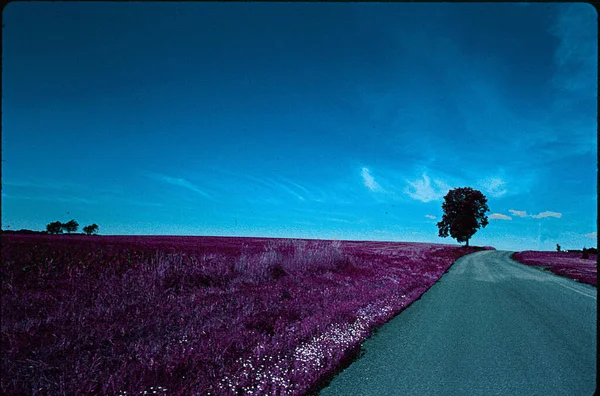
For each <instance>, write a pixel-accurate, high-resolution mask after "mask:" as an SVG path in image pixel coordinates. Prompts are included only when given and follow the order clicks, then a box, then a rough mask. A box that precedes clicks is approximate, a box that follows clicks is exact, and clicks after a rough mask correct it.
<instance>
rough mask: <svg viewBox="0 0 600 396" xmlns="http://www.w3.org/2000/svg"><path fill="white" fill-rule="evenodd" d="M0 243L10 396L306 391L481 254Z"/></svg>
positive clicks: (420, 247) (310, 244) (149, 240)
mask: <svg viewBox="0 0 600 396" xmlns="http://www.w3.org/2000/svg"><path fill="white" fill-rule="evenodd" d="M2 245H3V249H2V267H1V276H2V306H1V310H2V311H1V313H2V337H1V338H2V339H1V344H2V351H3V353H2V356H1V358H0V359H1V371H2V379H1V392H0V393H2V394H7V395H22V394H32V395H36V394H40V395H56V394H90V393H91V394H134V393H135V394H140V393H145V392H147V393H153V392H157V393H156V394H161V393H163V394H173V395H195V394H196V395H240V394H242V395H246V394H281V395H300V394H306V393H307V392H311V391H315V390H318V389H319V387H320V386H322V385H323V384H324V383H325V382H326V381H327V380H328V379H330V378H331V377H332V376H333V375H334V374H335V373H336V370H339V369H340V368H342V367H344V366H345V365H347V364H349V362H351V361H352V359H354V358H355V357H356V356H357V354H358V351H359V346H360V343H361V342H362V341H364V340H365V339H366V338H367V337H369V335H370V334H371V331H372V330H373V329H374V328H376V327H377V326H380V325H381V324H383V323H385V322H386V321H388V320H389V319H391V318H392V317H393V316H395V315H396V314H398V313H399V312H400V311H402V310H403V309H404V308H406V307H407V306H408V305H409V304H410V303H411V302H413V301H415V300H416V299H418V298H419V297H420V296H421V295H422V294H423V293H424V292H425V291H426V290H427V289H428V288H429V287H431V286H432V285H433V284H434V283H435V282H436V281H437V280H438V279H439V278H440V277H441V275H442V274H443V273H444V272H445V271H447V270H448V268H449V267H450V265H451V264H452V263H453V262H454V261H455V260H456V259H457V258H459V257H461V256H463V255H465V254H468V253H471V252H474V251H477V250H481V249H482V248H476V247H470V248H464V247H457V246H449V245H439V244H417V243H391V242H351V241H314V240H284V239H260V238H218V237H97V238H89V237H85V236H79V235H73V236H71V237H69V238H63V237H60V236H55V235H14V234H4V235H2Z"/></svg>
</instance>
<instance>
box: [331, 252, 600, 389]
mask: <svg viewBox="0 0 600 396" xmlns="http://www.w3.org/2000/svg"><path fill="white" fill-rule="evenodd" d="M511 254H512V252H507V251H483V252H477V253H474V254H470V255H468V256H465V257H463V258H461V259H459V260H458V261H457V262H456V263H454V265H453V266H452V267H451V268H450V270H449V271H448V272H447V273H446V274H444V275H443V276H442V278H441V279H440V281H439V282H438V283H436V284H435V285H433V286H432V287H431V289H429V290H428V291H427V292H426V293H425V294H424V295H423V296H422V298H421V299H420V300H418V301H415V302H414V303H413V304H412V305H411V306H410V307H408V308H407V309H406V310H405V311H403V312H402V313H401V314H400V315H398V316H396V317H395V318H394V319H392V320H391V321H390V322H388V323H387V324H385V325H384V326H382V327H381V328H380V329H379V331H378V332H377V333H376V334H375V335H373V336H372V337H371V338H370V339H368V340H367V341H365V343H364V344H363V347H364V355H363V356H362V357H361V358H360V359H359V360H357V361H356V362H354V363H353V364H351V365H350V366H349V367H348V368H346V369H345V370H344V371H343V372H341V373H340V374H339V375H338V376H336V377H335V378H334V379H333V380H332V381H331V383H330V384H329V386H327V387H326V388H324V389H323V390H321V392H320V395H322V396H329V395H356V396H359V395H360V396H363V395H364V396H366V395H378V396H381V395H411V396H412V395H461V396H464V395H486V396H489V395H528V396H533V395H540V396H542V395H543V396H550V395H563V396H564V395H570V396H577V395H584V396H591V395H592V394H594V391H595V389H596V304H597V300H596V299H597V289H596V288H595V287H593V286H590V285H585V284H580V283H577V282H575V281H572V280H569V279H565V278H561V277H558V276H556V275H553V274H549V273H546V272H543V271H540V270H538V269H535V268H531V267H527V266H525V265H522V264H519V263H517V262H515V261H513V260H511V258H510V255H511Z"/></svg>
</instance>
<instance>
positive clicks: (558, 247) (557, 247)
mask: <svg viewBox="0 0 600 396" xmlns="http://www.w3.org/2000/svg"><path fill="white" fill-rule="evenodd" d="M556 251H557V252H560V245H559V244H558V243H557V244H556Z"/></svg>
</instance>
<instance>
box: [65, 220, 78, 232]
mask: <svg viewBox="0 0 600 396" xmlns="http://www.w3.org/2000/svg"><path fill="white" fill-rule="evenodd" d="M62 228H63V230H65V231H67V232H68V233H69V234H70V233H72V232H75V231H77V228H79V223H78V222H76V221H75V219H73V220H69V221H67V222H66V223H64V224H62Z"/></svg>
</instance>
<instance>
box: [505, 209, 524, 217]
mask: <svg viewBox="0 0 600 396" xmlns="http://www.w3.org/2000/svg"><path fill="white" fill-rule="evenodd" d="M508 211H509V212H510V213H512V214H514V215H515V216H519V217H527V212H526V211H524V210H514V209H509V210H508Z"/></svg>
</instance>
